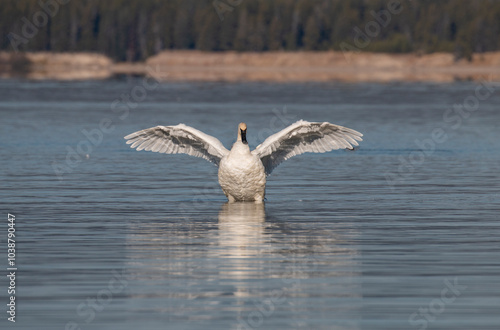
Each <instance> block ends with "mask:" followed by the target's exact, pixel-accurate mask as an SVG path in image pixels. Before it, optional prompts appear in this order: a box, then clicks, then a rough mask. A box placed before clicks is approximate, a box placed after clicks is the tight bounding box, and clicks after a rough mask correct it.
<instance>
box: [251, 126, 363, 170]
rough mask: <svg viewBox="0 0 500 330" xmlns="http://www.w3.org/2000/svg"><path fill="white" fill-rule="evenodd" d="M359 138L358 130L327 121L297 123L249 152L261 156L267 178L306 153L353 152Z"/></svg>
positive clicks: (360, 135)
mask: <svg viewBox="0 0 500 330" xmlns="http://www.w3.org/2000/svg"><path fill="white" fill-rule="evenodd" d="M362 136H363V134H361V133H360V132H358V131H355V130H353V129H350V128H347V127H343V126H339V125H334V124H331V123H328V122H324V123H318V122H307V121H304V120H300V121H298V122H296V123H294V124H292V125H290V126H288V127H287V128H285V129H283V130H282V131H280V132H278V133H276V134H273V135H271V136H270V137H268V138H267V139H266V140H265V141H264V142H263V143H262V144H260V145H259V146H257V148H256V149H255V150H254V151H252V153H253V154H255V155H257V156H259V157H260V159H261V161H262V163H263V164H264V167H265V169H266V174H267V175H269V174H271V172H272V171H273V170H274V169H275V168H276V166H278V165H279V164H281V163H282V162H283V161H285V160H287V159H290V158H291V157H293V156H297V155H300V154H303V153H305V152H316V153H320V152H327V151H332V150H336V149H353V146H358V145H359V144H358V141H363V139H362V138H361V137H362Z"/></svg>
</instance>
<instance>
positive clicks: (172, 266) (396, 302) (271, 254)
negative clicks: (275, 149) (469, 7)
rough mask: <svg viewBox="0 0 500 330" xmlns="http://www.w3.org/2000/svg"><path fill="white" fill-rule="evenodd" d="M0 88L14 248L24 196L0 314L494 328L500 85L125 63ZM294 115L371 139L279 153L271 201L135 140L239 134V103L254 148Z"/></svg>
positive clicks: (128, 323) (499, 286) (33, 322)
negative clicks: (106, 76)
mask: <svg viewBox="0 0 500 330" xmlns="http://www.w3.org/2000/svg"><path fill="white" fill-rule="evenodd" d="M485 79H486V78H485ZM0 93H1V94H0V95H1V96H2V97H1V100H0V113H1V123H0V126H1V134H2V140H3V141H4V143H3V144H2V146H1V148H0V164H1V167H0V177H1V184H2V189H1V191H0V195H1V196H0V197H1V199H0V204H1V209H2V217H3V218H4V225H3V226H2V228H3V230H4V232H3V233H1V234H0V237H1V238H0V243H1V246H2V251H4V252H2V253H3V255H7V229H8V227H7V217H8V213H10V214H13V215H15V223H16V224H15V229H16V237H15V239H16V259H15V261H16V267H17V271H16V293H15V296H16V323H15V324H13V323H11V322H9V321H7V317H8V316H9V315H8V314H7V313H6V312H5V311H2V314H3V317H2V320H1V321H0V323H1V328H2V329H51V330H54V329H125V330H128V329H130V330H135V329H366V330H379V329H380V330H388V329H389V330H390V329H394V330H396V329H398V330H401V329H450V330H451V329H453V330H457V329H464V330H471V329H474V330H479V329H498V325H499V324H500V312H499V310H500V216H499V215H500V180H499V179H500V176H499V174H500V131H499V129H498V125H499V123H500V109H499V104H500V85H499V84H491V83H488V82H486V81H485V82H483V84H477V83H473V82H467V81H457V82H455V83H450V84H432V83H396V82H394V83H387V84H371V83H363V84H342V83H333V82H332V83H304V84H300V83H294V84H269V83H187V82H186V83H161V84H157V83H155V82H154V81H150V80H144V79H142V78H131V77H123V78H117V79H110V80H105V81H83V82H56V81H38V82H37V81H24V80H0ZM299 119H304V120H308V121H328V122H332V123H335V124H338V125H342V126H346V127H349V128H352V129H355V130H358V131H360V132H362V133H363V134H364V137H363V139H364V141H363V142H362V143H361V145H360V147H359V149H357V150H355V151H344V150H342V151H339V150H337V151H334V152H331V153H327V154H305V155H301V156H297V157H294V158H292V159H290V160H288V161H286V162H285V163H283V164H281V165H280V166H279V167H278V168H276V169H275V170H274V172H273V174H272V175H271V176H270V177H268V184H267V191H266V202H265V204H264V205H256V204H252V203H236V204H227V203H226V198H225V196H224V194H223V193H222V191H221V189H220V187H219V186H218V183H217V168H216V167H215V166H213V165H212V164H210V163H208V162H206V161H205V160H203V159H199V158H193V157H189V156H186V155H164V154H157V153H151V152H144V151H141V152H137V151H135V150H133V149H130V148H129V146H127V145H126V144H125V140H124V139H123V137H124V136H125V135H127V134H129V133H132V132H135V131H137V130H140V129H144V128H148V127H152V126H156V125H175V124H178V123H185V124H186V125H190V126H193V127H195V128H198V129H200V130H202V131H204V132H205V133H207V134H210V135H213V136H215V137H217V138H219V139H220V140H221V142H222V143H223V144H224V145H225V146H226V147H227V148H229V147H230V146H231V144H232V143H233V142H234V140H235V138H236V133H237V125H238V123H239V122H242V121H244V122H246V123H247V126H248V133H247V138H248V140H249V144H250V146H251V148H254V147H256V146H257V145H258V144H259V143H260V142H262V141H263V140H264V139H265V138H266V137H267V136H269V135H271V134H273V133H274V132H277V131H279V130H281V129H282V128H284V127H285V126H287V125H289V124H291V123H293V122H295V121H296V120H299ZM2 260H3V261H2V265H4V267H5V268H4V269H6V268H7V267H8V266H7V258H6V257H4V258H3V259H2ZM4 274H8V272H7V270H4ZM8 286H9V282H8V278H7V277H6V276H2V277H1V280H0V287H1V288H0V292H2V294H1V297H2V301H3V302H4V303H7V302H8V299H9V298H8V297H7V287H8ZM3 306H4V308H5V310H7V307H6V305H5V304H4V305H3Z"/></svg>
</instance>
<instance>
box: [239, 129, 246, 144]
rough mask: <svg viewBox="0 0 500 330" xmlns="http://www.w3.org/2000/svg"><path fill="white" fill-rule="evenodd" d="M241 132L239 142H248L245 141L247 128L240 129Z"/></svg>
mask: <svg viewBox="0 0 500 330" xmlns="http://www.w3.org/2000/svg"><path fill="white" fill-rule="evenodd" d="M240 132H241V142H243V143H244V144H248V142H247V130H246V129H240Z"/></svg>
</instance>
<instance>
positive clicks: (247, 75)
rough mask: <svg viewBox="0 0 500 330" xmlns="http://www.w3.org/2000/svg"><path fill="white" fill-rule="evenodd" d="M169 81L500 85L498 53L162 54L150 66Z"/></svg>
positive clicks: (178, 52)
mask: <svg viewBox="0 0 500 330" xmlns="http://www.w3.org/2000/svg"><path fill="white" fill-rule="evenodd" d="M147 65H149V66H151V67H155V68H156V67H157V66H159V69H160V70H159V71H160V72H162V74H161V77H162V78H163V79H166V80H201V81H217V80H222V81H277V82H287V81H331V80H339V81H349V82H362V81H380V82H386V81H437V82H447V81H454V80H476V79H481V78H484V77H485V76H489V75H492V76H493V77H492V78H493V79H500V52H497V53H485V54H476V55H474V57H473V60H472V61H471V62H468V61H465V60H460V61H455V59H454V56H453V55H452V54H445V53H437V54H429V55H422V56H418V55H415V54H401V55H397V54H379V53H346V54H344V53H342V52H295V53H285V52H269V53H234V52H229V53H203V52H196V51H173V52H163V53H161V54H159V55H157V56H154V57H151V58H150V59H148V61H147Z"/></svg>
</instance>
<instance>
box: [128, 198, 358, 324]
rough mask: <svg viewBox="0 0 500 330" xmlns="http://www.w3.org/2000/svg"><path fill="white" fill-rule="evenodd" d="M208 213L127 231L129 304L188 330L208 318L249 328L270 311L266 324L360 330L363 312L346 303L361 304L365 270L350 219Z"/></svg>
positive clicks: (231, 210) (233, 208)
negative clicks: (330, 322)
mask: <svg viewBox="0 0 500 330" xmlns="http://www.w3.org/2000/svg"><path fill="white" fill-rule="evenodd" d="M209 207H210V206H209ZM214 211H215V210H214V207H213V205H212V206H211V210H209V209H207V211H206V212H204V213H203V214H200V212H199V211H197V210H194V209H193V210H192V212H191V213H190V212H189V211H188V212H187V214H186V215H187V217H186V218H172V217H170V218H167V219H158V218H152V219H141V221H138V222H137V223H136V225H135V226H134V227H133V228H131V230H130V234H129V236H128V237H129V238H128V240H127V251H128V256H129V263H128V266H127V268H128V270H129V271H130V272H132V273H134V275H135V276H134V278H135V280H133V281H130V283H129V286H128V290H129V292H130V297H129V298H130V299H128V300H127V301H128V302H129V303H130V304H132V306H136V307H137V308H139V309H141V310H149V311H150V312H153V313H157V318H158V320H163V321H166V322H169V324H172V325H175V324H178V325H181V324H184V325H185V324H191V325H193V328H196V327H195V325H197V324H198V322H202V321H204V322H206V321H208V320H210V322H212V321H213V322H220V323H216V324H219V325H220V327H219V328H227V323H224V322H227V320H232V322H250V319H252V317H255V314H256V313H261V314H262V313H268V312H269V311H270V310H272V311H273V312H272V315H268V316H266V324H267V322H270V321H271V320H277V319H279V320H280V321H279V322H288V323H287V325H288V326H289V327H292V328H293V327H297V326H299V325H300V326H308V325H310V324H312V323H311V322H313V320H310V319H304V318H305V317H313V318H316V317H319V318H324V317H328V318H330V317H334V318H338V319H342V320H345V322H344V323H345V325H346V326H347V327H346V328H343V327H337V328H335V329H347V328H349V329H356V328H357V327H356V325H355V324H349V323H350V321H349V319H351V320H352V319H356V314H358V313H359V310H358V309H357V308H356V304H352V301H353V299H362V298H361V297H362V287H361V285H360V283H359V281H356V279H357V278H359V274H360V273H361V268H362V267H361V262H360V260H361V259H360V251H359V250H358V249H357V248H356V245H353V244H352V240H356V239H357V237H359V232H358V230H357V229H356V227H355V226H353V224H352V223H351V222H349V221H345V222H342V221H340V220H336V222H334V223H331V224H329V225H328V228H330V230H322V229H321V227H319V228H318V227H315V224H314V223H308V222H307V221H306V222H305V220H304V219H301V217H300V215H298V218H297V219H295V220H294V219H293V218H290V217H293V215H292V216H290V215H287V218H283V219H280V218H281V216H277V217H276V216H269V215H266V210H265V204H256V203H245V202H241V203H225V204H223V205H221V207H220V209H219V211H218V213H215V212H214ZM277 212H280V211H279V210H277ZM282 212H284V213H281V214H288V213H287V211H286V210H285V211H282ZM210 214H212V216H210ZM153 217H154V216H153ZM186 219H188V220H186ZM189 219H190V220H189ZM324 224H325V222H323V225H324ZM272 297H274V298H275V300H274V301H273V304H274V305H272V306H271V305H269V301H270V300H269V299H270V298H272ZM346 299H348V300H349V301H350V303H348V304H347V305H346ZM134 301H135V302H134ZM326 301H328V304H327V305H325V304H324V302H326ZM262 311H265V312H262ZM266 311H267V312H266ZM278 315H280V316H278ZM284 315H285V316H284ZM249 318H250V319H249ZM276 318H277V319H276ZM253 320H255V319H253ZM177 322H178V323H177ZM186 322H188V323H186ZM232 324H233V325H234V323H232ZM241 324H243V323H241ZM238 325H240V323H238ZM200 326H201V323H200ZM243 328H244V327H243Z"/></svg>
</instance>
